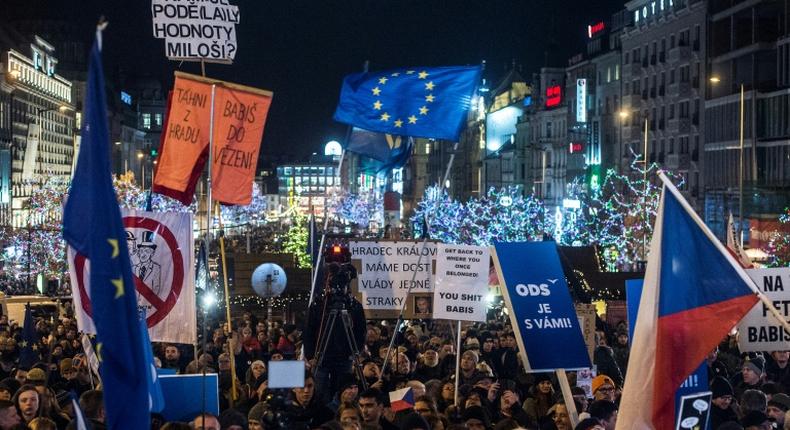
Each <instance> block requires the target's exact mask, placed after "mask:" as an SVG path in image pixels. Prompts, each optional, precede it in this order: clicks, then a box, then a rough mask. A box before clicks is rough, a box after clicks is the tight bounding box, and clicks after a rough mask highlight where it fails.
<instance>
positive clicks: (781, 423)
mask: <svg viewBox="0 0 790 430" xmlns="http://www.w3.org/2000/svg"><path fill="white" fill-rule="evenodd" d="M352 313H353V312H352ZM493 313H494V312H493V311H492V312H491V314H492V315H491V317H492V319H490V320H489V321H488V322H487V323H475V324H470V325H468V326H466V327H465V328H464V329H463V331H462V338H461V345H462V347H461V350H460V351H457V350H456V349H457V348H456V345H457V343H456V342H457V339H455V338H454V336H453V334H454V329H453V327H452V326H451V325H449V324H447V323H445V322H442V321H437V320H412V321H407V322H406V323H405V324H403V325H402V326H401V327H400V330H398V331H395V330H393V329H394V326H393V321H381V320H365V319H364V318H362V319H359V318H352V320H351V323H352V325H353V326H354V327H353V332H354V334H353V336H352V337H354V338H357V339H358V340H359V344H358V347H359V348H358V351H355V350H354V349H353V348H348V349H346V348H340V349H337V348H335V349H334V353H331V352H327V351H320V350H318V349H317V348H316V347H311V346H310V345H309V344H310V343H316V342H317V341H318V339H317V336H316V335H315V333H313V334H312V335H309V332H310V331H311V330H312V329H314V328H315V327H313V328H312V329H311V327H310V325H312V326H315V324H314V322H312V321H310V319H308V320H307V321H305V322H304V326H299V325H296V324H282V323H280V322H275V321H266V320H263V319H261V320H259V319H258V318H257V317H256V315H254V314H253V313H249V312H246V313H244V314H243V315H242V316H240V318H239V319H238V320H235V321H234V324H233V326H232V330H230V331H229V330H228V326H227V324H225V323H224V321H220V320H216V321H215V322H214V323H213V324H212V330H211V331H210V332H209V333H210V334H209V336H208V338H207V339H206V342H205V346H203V344H202V342H201V344H200V345H199V347H200V348H199V349H195V347H194V346H193V345H177V344H154V351H155V353H156V358H155V362H156V365H157V366H159V367H162V368H169V369H174V370H175V372H176V373H180V374H199V373H202V372H203V371H206V372H210V373H218V374H219V377H218V380H219V388H218V389H219V392H218V395H219V400H220V402H219V403H220V410H219V412H220V413H219V414H217V415H214V414H205V415H199V416H195V417H193V418H192V419H191V421H190V422H186V421H185V422H167V421H166V420H165V418H164V417H162V416H161V415H158V414H152V419H151V428H152V429H165V430H172V429H189V428H205V429H212V430H225V429H232V430H260V429H316V428H319V429H348V430H362V429H366V430H367V429H371V430H372V429H380V430H392V429H409V430H416V429H423V430H445V429H456V430H462V429H468V430H482V429H486V430H492V429H496V430H509V429H539V430H543V429H552V430H554V429H557V430H573V429H580V430H602V429H603V430H611V429H614V428H615V424H616V421H617V414H618V405H619V399H620V396H621V394H622V386H623V382H624V380H625V375H626V374H627V372H628V368H627V363H628V356H629V347H628V333H627V328H626V327H625V325H624V324H621V325H619V326H618V327H609V326H607V325H606V324H605V323H604V322H603V321H602V320H599V321H598V324H597V328H598V331H597V335H596V337H597V342H598V344H597V345H596V347H595V349H594V354H593V362H594V365H595V367H594V369H595V372H596V373H597V375H596V376H595V377H594V378H592V380H591V382H590V381H589V379H585V381H587V383H583V382H582V378H581V377H580V376H578V375H577V374H576V373H574V372H569V373H568V382H569V384H570V387H571V393H572V396H573V398H572V399H568V400H570V402H566V401H565V399H563V397H562V396H561V394H560V391H561V390H560V387H559V384H558V382H559V381H558V380H557V377H556V375H555V374H553V373H527V372H525V371H524V368H523V365H522V362H521V358H520V356H519V354H518V347H517V342H516V337H515V335H514V333H513V331H512V330H511V327H510V323H509V322H508V320H507V318H503V317H501V316H500V317H499V318H497V317H495V316H494V315H493ZM21 325H22V324H21V321H8V319H7V317H0V430H6V429H34V430H37V429H71V428H75V427H74V426H75V423H74V412H73V410H72V400H71V399H72V396H74V395H76V396H77V398H78V399H79V405H80V407H81V409H82V410H83V413H84V414H85V416H86V417H87V418H88V419H89V421H90V423H89V426H90V428H92V429H102V428H105V427H104V417H105V415H104V408H103V398H102V392H101V382H100V380H99V378H98V377H97V375H94V374H93V372H91V369H90V368H89V366H88V363H87V359H86V356H85V353H84V351H83V344H82V342H81V339H80V333H79V332H78V330H77V327H76V324H75V320H74V318H73V316H72V314H71V312H70V311H69V310H68V307H67V311H66V312H65V313H62V314H60V315H51V316H49V317H48V316H46V315H42V316H39V317H37V319H36V321H35V330H36V341H35V344H34V348H33V349H34V351H36V352H37V354H38V361H37V362H35V363H33V364H32V365H26V364H24V363H20V360H19V358H20V350H21V349H22V348H23V346H25V345H24V343H25V339H23V338H22V333H21V332H22V330H21ZM319 325H321V322H319ZM318 337H320V335H319V336H318ZM393 337H394V342H392V343H393V344H394V347H393V348H392V349H390V348H389V346H390V343H391V341H392V340H393ZM333 342H335V341H334V340H333ZM194 351H197V352H198V354H197V357H195V354H194ZM302 351H305V353H306V355H307V361H306V366H305V367H306V369H305V383H304V385H303V386H300V387H294V388H290V389H274V388H270V387H269V386H268V380H269V378H268V375H269V374H268V368H269V365H270V363H271V362H272V361H278V360H289V359H298V358H299V357H300V355H301V353H302ZM337 351H340V354H339V355H338V353H337ZM388 352H390V353H389V355H388ZM321 354H324V355H325V357H324V360H322V359H321ZM458 354H460V360H457V356H458ZM343 355H345V357H344V356H343ZM457 361H458V362H459V363H460V368H459V370H458V378H459V380H458V381H457V382H456V380H455V375H456V369H455V365H456V362H457ZM788 364H790V351H773V352H770V353H768V352H766V353H763V354H754V353H751V354H741V353H740V352H739V351H738V349H737V344H736V343H735V342H734V338H728V339H725V340H724V341H723V342H722V343H721V345H720V346H719V348H717V350H716V351H713V352H712V353H711V354H710V355H709V356H708V357H707V368H708V376H709V381H710V390H711V391H712V393H713V394H712V405H711V409H710V426H709V428H710V429H712V430H718V429H722V430H727V429H746V430H764V429H776V428H778V429H790V416H788V410H790V396H788V394H787V390H786V388H785V387H790V365H788ZM232 366H235V372H234V371H233V370H232ZM456 387H458V388H457V392H456ZM401 388H411V397H410V398H411V399H412V401H411V402H409V403H408V404H407V407H406V408H405V409H402V410H398V411H397V412H396V411H394V410H393V407H392V406H391V404H390V398H389V393H390V392H393V391H395V390H399V389H401ZM569 403H572V404H573V405H574V407H575V409H576V411H577V413H578V414H579V422H578V424H577V425H575V426H574V425H572V423H571V415H572V411H570V410H568V407H567V405H568V404H569Z"/></svg>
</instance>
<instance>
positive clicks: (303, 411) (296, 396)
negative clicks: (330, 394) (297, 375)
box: [287, 372, 335, 428]
mask: <svg viewBox="0 0 790 430" xmlns="http://www.w3.org/2000/svg"><path fill="white" fill-rule="evenodd" d="M287 412H288V414H289V415H290V416H291V417H292V419H293V422H294V423H298V424H303V425H306V426H308V427H309V428H315V427H318V426H320V425H321V424H323V423H325V422H327V421H330V420H332V419H333V418H334V415H335V414H334V412H332V410H331V409H329V407H327V406H326V404H324V403H322V402H321V401H320V400H319V399H318V396H316V395H315V379H313V375H312V374H310V373H309V372H307V373H306V374H305V378H304V386H303V387H298V388H293V389H292V390H291V404H290V406H289V407H288V409H287Z"/></svg>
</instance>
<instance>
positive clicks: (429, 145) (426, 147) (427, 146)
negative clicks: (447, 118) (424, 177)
mask: <svg viewBox="0 0 790 430" xmlns="http://www.w3.org/2000/svg"><path fill="white" fill-rule="evenodd" d="M425 155H431V144H430V143H426V144H425Z"/></svg>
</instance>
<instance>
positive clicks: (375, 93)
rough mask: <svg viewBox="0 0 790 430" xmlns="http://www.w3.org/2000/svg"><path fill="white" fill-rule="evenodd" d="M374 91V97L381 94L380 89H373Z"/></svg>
mask: <svg viewBox="0 0 790 430" xmlns="http://www.w3.org/2000/svg"><path fill="white" fill-rule="evenodd" d="M372 91H373V95H374V96H377V95H379V94H381V90H380V89H379V87H376V88H373V90H372Z"/></svg>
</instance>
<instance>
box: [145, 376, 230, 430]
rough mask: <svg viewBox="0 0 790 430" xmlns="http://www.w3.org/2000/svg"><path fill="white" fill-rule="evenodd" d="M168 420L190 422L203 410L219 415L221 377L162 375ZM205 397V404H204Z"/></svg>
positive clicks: (160, 379)
mask: <svg viewBox="0 0 790 430" xmlns="http://www.w3.org/2000/svg"><path fill="white" fill-rule="evenodd" d="M159 383H160V384H161V385H162V396H163V397H164V399H165V408H164V410H162V415H163V416H164V417H165V420H167V421H182V422H190V421H192V420H193V419H195V417H196V416H198V415H200V414H201V413H203V412H207V413H210V414H214V415H215V416H219V397H218V391H219V377H218V376H217V374H216V373H209V374H206V375H205V376H204V375H160V376H159ZM204 398H205V405H204Z"/></svg>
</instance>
